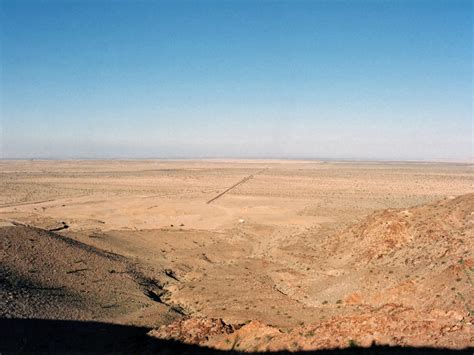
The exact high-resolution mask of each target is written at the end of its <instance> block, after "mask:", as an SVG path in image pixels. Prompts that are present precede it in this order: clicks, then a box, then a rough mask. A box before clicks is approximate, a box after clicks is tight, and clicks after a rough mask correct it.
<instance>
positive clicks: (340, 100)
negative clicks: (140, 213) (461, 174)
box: [0, 0, 473, 160]
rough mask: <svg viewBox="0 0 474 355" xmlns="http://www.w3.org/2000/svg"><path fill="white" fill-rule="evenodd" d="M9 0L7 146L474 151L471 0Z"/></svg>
mask: <svg viewBox="0 0 474 355" xmlns="http://www.w3.org/2000/svg"><path fill="white" fill-rule="evenodd" d="M0 3H1V19H0V20H1V21H0V22H1V25H0V26H1V57H0V60H1V86H0V89H1V92H0V99H1V112H0V113H1V120H0V129H1V135H0V140H1V141H0V143H1V144H0V157H3V158H16V157H24V158H30V157H37V158H39V157H43V158H134V157H137V158H139V157H141V158H148V157H157V158H159V157H167V158H177V157H188V158H199V157H256V158H258V157H262V158H268V157H274V158H361V159H364V158H367V159H463V160H465V159H470V158H471V157H472V152H473V148H472V142H473V130H472V100H473V95H472V94H473V86H472V73H473V61H472V55H473V42H472V35H473V27H472V15H473V8H472V2H471V1H469V0H468V1H456V0H449V1H436V0H430V1H428V0H426V1H388V0H387V1H375V0H374V1H357V0H353V1H329V0H326V1H316V0H314V1H301V0H295V1H282V0H281V1H259V0H253V1H245V0H234V1H226V0H223V1H222V0H216V1H204V0H202V1H200V0H195V1H141V2H137V1H105V0H104V1H101V0H94V1H82V0H81V1H66V0H64V1H40V0H37V1H36V0H35V1H20V0H18V1H11V0H1V1H0Z"/></svg>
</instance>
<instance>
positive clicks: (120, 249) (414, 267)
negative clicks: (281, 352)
mask: <svg viewBox="0 0 474 355" xmlns="http://www.w3.org/2000/svg"><path fill="white" fill-rule="evenodd" d="M0 168H1V169H0V172H1V173H0V191H1V193H0V196H1V197H0V204H1V205H2V206H3V207H1V208H0V219H1V220H2V221H3V222H1V221H0V223H2V225H4V226H5V227H4V228H2V229H1V230H0V231H1V233H2V242H3V244H2V273H6V274H5V275H7V276H5V277H4V279H5V280H7V281H8V280H10V281H8V282H10V283H9V284H7V283H5V285H4V288H3V289H2V292H5V293H6V294H7V295H13V296H12V297H10V296H9V297H10V299H12V301H9V302H8V303H4V304H2V305H1V310H2V313H3V314H4V315H10V316H15V317H32V316H37V317H39V316H42V315H48V314H49V315H52V317H53V318H59V319H90V320H92V319H94V320H102V321H113V322H119V323H122V324H133V325H141V326H159V325H166V324H170V323H171V322H172V321H173V320H175V319H179V318H180V317H181V315H180V314H179V313H185V314H188V315H191V316H192V317H193V318H194V319H196V321H197V322H199V320H198V319H202V317H204V319H209V318H221V319H223V321H224V322H225V323H226V324H233V325H239V324H240V325H241V324H246V323H248V322H249V321H251V320H254V321H255V320H258V321H259V322H261V324H262V326H259V327H260V328H259V329H260V330H261V331H262V334H263V333H265V331H270V330H268V329H267V328H265V327H270V328H269V329H271V331H270V332H273V330H274V329H278V331H283V332H284V333H285V334H286V333H288V332H290V334H291V332H292V331H293V332H298V330H297V329H304V330H305V332H306V333H305V334H312V333H313V332H314V331H315V330H314V329H313V328H311V327H313V326H314V325H318V324H320V325H324V327H326V328H327V332H328V333H331V332H335V331H337V330H335V329H334V327H333V326H331V325H330V324H337V322H339V321H338V320H340V322H349V323H350V322H352V323H350V324H352V326H350V327H349V328H352V329H354V331H353V335H352V336H351V335H350V334H345V333H344V335H341V338H340V342H339V343H338V342H327V343H324V342H318V341H316V340H315V341H308V339H307V338H308V337H303V338H304V339H305V340H306V342H303V341H300V340H294V342H296V343H297V345H298V346H300V347H302V348H304V349H313V348H324V347H334V346H345V345H348V341H349V338H350V339H352V338H354V337H356V338H357V336H358V337H359V338H360V339H359V338H357V339H356V340H357V341H358V342H370V341H371V340H374V339H372V338H370V337H369V338H370V339H369V338H368V337H367V336H366V335H367V334H369V333H370V334H372V333H373V332H374V331H373V330H370V327H369V328H364V327H362V328H361V327H359V326H358V325H357V324H359V323H358V322H359V320H361V322H362V321H363V320H362V319H365V318H367V317H368V318H367V319H365V321H368V319H369V321H370V319H373V322H375V323H374V324H378V323H377V322H382V323H383V324H385V325H386V326H387V332H389V333H390V332H392V333H393V334H398V335H397V336H396V337H395V336H393V337H390V336H389V335H387V334H384V332H383V331H382V334H381V335H380V336H379V337H378V338H376V339H375V340H377V341H380V342H382V343H388V344H399V345H434V346H445V347H446V346H447V347H455V348H459V347H465V346H468V345H470V346H472V345H474V342H473V332H472V324H468V323H470V322H471V318H470V316H469V314H468V313H469V310H472V294H473V292H472V288H471V287H472V285H470V284H469V280H470V279H469V277H468V276H466V275H471V274H470V272H471V271H470V270H471V269H470V268H471V267H472V265H470V264H469V263H470V262H471V260H472V259H473V255H472V250H473V249H474V248H473V247H472V215H471V213H472V212H474V211H473V209H472V206H473V205H474V202H473V197H472V195H466V194H468V193H470V192H472V186H473V182H474V179H473V175H472V167H470V166H469V165H466V164H417V163H390V164H381V163H337V162H332V163H323V162H297V161H289V162H279V161H243V162H230V161H229V162H221V161H208V162H203V161H189V162H188V161H179V162H178V161H176V162H173V161H169V162H160V161H127V162H123V161H108V162H99V161H83V162H66V161H56V162H55V161H44V162H41V161H33V162H15V161H12V162H8V161H3V162H0ZM262 169H266V170H264V171H262ZM256 172H260V173H259V174H258V175H255V176H254V177H253V179H250V180H248V181H246V183H245V184H241V185H239V186H236V187H235V188H234V189H232V190H230V191H229V192H228V193H226V194H225V195H223V196H221V197H220V198H219V199H217V200H215V201H214V202H213V203H212V204H206V202H207V201H209V200H210V199H212V198H213V197H215V196H217V195H218V194H220V193H222V192H223V191H225V190H226V189H227V188H228V187H229V186H232V185H234V184H235V183H236V182H238V181H240V180H242V179H243V178H244V177H246V176H249V175H252V174H255V173H256ZM460 195H466V196H465V197H463V198H460V199H453V198H452V197H454V196H460ZM436 201H441V202H436ZM430 203H434V204H430ZM425 204H428V205H426V206H424V205H425ZM410 206H420V207H417V208H414V209H413V208H409V207H410ZM386 209H392V210H390V211H385V212H376V211H383V210H386ZM394 209H395V210H394ZM374 212H376V213H375V214H373V213H374ZM368 216H370V217H368ZM440 220H441V221H443V223H442V224H440V223H439V222H440ZM11 221H16V222H19V223H22V224H26V225H30V226H34V227H38V228H40V229H45V230H51V229H57V228H61V226H63V225H64V223H66V224H67V225H68V227H69V228H68V229H64V230H60V231H58V232H57V235H58V236H61V235H62V236H63V237H64V238H65V239H61V238H60V237H54V235H56V234H53V235H50V234H47V233H48V232H44V231H42V230H38V229H32V228H28V227H21V226H20V227H18V226H17V227H14V226H11ZM387 225H388V226H389V227H387ZM45 233H46V234H45ZM48 238H49V239H48ZM51 238H52V240H53V241H51V240H50V239H51ZM380 238H382V239H383V241H382V240H381V239H380ZM430 238H431V239H430ZM32 239H34V241H32ZM65 240H73V241H78V242H80V243H81V244H75V245H71V244H68V245H67V247H65V246H64V243H66V242H65ZM46 241H48V242H46ZM435 241H436V242H435ZM78 245H86V246H89V247H90V248H93V250H101V251H105V252H106V253H113V254H107V255H115V254H118V255H120V258H119V259H117V260H114V259H113V258H112V259H111V258H109V257H105V256H103V255H102V256H98V255H97V254H94V253H92V254H91V253H90V251H85V249H84V248H82V247H78ZM91 250H92V249H91ZM76 253H78V254H77V255H76ZM81 253H87V255H84V256H81V257H79V254H81ZM81 255H82V254H81ZM27 256H31V259H28V261H25V259H22V257H27ZM79 259H87V260H88V261H87V263H88V264H87V265H85V266H82V265H80V266H77V267H76V265H75V262H76V261H77V260H79ZM460 260H461V261H462V263H463V264H462V265H464V268H460V267H459V265H461V264H460ZM48 263H50V264H51V265H54V267H52V268H49V267H48V266H47V265H49V264H48ZM57 265H60V266H61V269H58V270H56V269H55V268H56V266H57ZM466 265H467V266H466ZM131 266H133V268H134V269H135V270H139V271H140V273H141V274H142V275H146V277H147V278H148V279H154V280H156V281H157V282H158V283H159V284H160V287H162V289H163V292H164V294H163V301H164V303H165V304H163V303H160V302H156V301H153V299H150V297H149V295H148V296H147V295H146V293H144V292H143V287H141V286H140V282H137V281H136V280H134V278H133V277H130V276H131V274H130V272H131V271H130V270H131ZM456 267H457V268H456ZM450 268H451V269H450ZM453 268H454V269H453ZM5 270H7V271H5ZM77 270H83V271H77ZM110 270H116V271H117V270H119V272H115V271H114V272H113V273H112V274H111V273H110ZM71 271H72V272H71ZM127 272H128V273H127ZM127 275H128V276H127ZM132 276H133V275H132ZM471 277H472V275H471ZM99 279H100V280H105V281H102V282H95V281H97V280H99ZM457 279H460V281H457ZM11 280H13V281H11ZM15 280H22V281H21V282H20V284H15V282H16V281H15ZM24 280H28V281H27V282H26V281H24ZM81 283H82V284H81ZM30 284H34V285H39V284H41V285H42V286H41V287H43V288H45V287H46V288H48V287H49V288H51V289H56V288H57V287H62V288H61V290H66V289H67V290H69V291H68V292H69V293H65V292H64V293H63V294H62V296H57V295H56V294H54V292H49V293H46V294H47V297H48V298H46V301H44V302H43V301H41V302H40V301H38V300H41V299H42V298H41V297H39V296H37V295H40V293H39V292H40V291H38V290H36V291H34V292H36V294H35V296H34V297H33V296H28V297H27V298H26V299H24V297H23V296H22V295H23V293H22V292H26V293H25V294H31V287H30V286H28V287H30V289H29V291H28V292H27V291H25V290H24V289H23V288H22V287H23V285H30ZM12 285H13V286H12ZM44 285H46V286H44ZM35 287H37V286H35ZM453 288H454V290H453ZM155 291H156V290H155ZM41 292H42V291H41ZM459 294H460V295H461V296H459ZM41 295H42V293H41ZM78 296H80V297H78ZM64 297H65V298H64ZM71 297H72V298H71ZM2 298H3V297H2ZM3 299H5V298H3ZM7 299H8V298H7ZM71 299H74V300H75V301H74V302H72V303H71V302H70V300H71ZM61 300H67V303H68V305H71V307H70V308H67V309H66V308H64V307H61V302H62V301H61ZM35 302H36V303H35ZM38 302H39V303H38ZM45 304H48V306H47V307H46V306H44V305H45ZM110 305H113V307H107V306H110ZM384 305H389V306H386V307H388V308H387V312H385V311H382V313H380V312H381V311H377V309H385V308H383V307H385V306H384ZM390 305H391V306H390ZM104 306H105V307H104ZM48 307H50V308H48ZM51 307H53V308H54V307H56V308H57V309H56V310H54V309H52V308H51ZM170 307H174V308H175V311H173V310H170ZM380 307H382V308H380ZM390 307H392V308H390ZM393 307H395V308H393ZM389 308H390V309H389ZM405 308H406V309H408V310H407V311H403V312H405V314H406V315H407V317H406V318H403V317H402V318H403V319H398V318H397V319H398V320H394V319H392V318H390V317H393V315H392V313H393V309H399V310H403V309H405ZM65 309H66V311H64V310H65ZM61 312H66V313H61ZM67 312H69V313H67ZM390 312H392V313H390ZM397 312H398V311H397ZM427 314H429V317H430V319H431V320H432V321H433V322H434V323H433V324H432V325H430V326H428V325H420V327H421V328H417V329H418V330H417V331H419V333H416V332H415V331H412V332H414V334H415V335H416V334H418V335H416V336H414V337H412V338H410V337H403V331H402V330H400V329H398V328H393V329H392V328H390V327H388V325H387V324H388V323H390V322H392V323H396V324H400V325H402V324H405V323H404V322H406V321H407V320H408V319H413V320H415V323H416V321H418V320H420V321H421V320H422V319H423V317H426V315H427ZM347 317H349V318H350V317H356V318H351V320H350V321H349V320H347V319H348V318H347ZM357 317H360V318H357ZM364 317H365V318H364ZM384 317H385V318H384ZM384 319H385V321H383V320H384ZM390 319H392V320H390ZM331 322H333V323H331ZM334 322H336V323H334ZM354 322H355V323H354ZM384 322H385V323H384ZM387 322H388V323H387ZM420 324H421V323H420ZM438 326H439V327H438ZM445 326H449V327H450V328H449V329H451V328H452V327H456V326H458V328H457V329H455V330H452V331H446V330H443V329H444V328H443V329H441V328H442V327H445ZM170 327H173V325H171V326H170ZM252 327H255V323H252ZM377 327H379V328H380V327H382V328H383V326H381V325H380V324H379V325H378V326H377ZM423 327H425V328H423ZM430 327H434V328H430ZM257 328H258V327H257ZM163 329H166V328H163ZM170 329H171V328H170ZM243 329H244V330H242V331H241V332H244V333H245V328H243ZM265 329H267V330H265ZM292 329H293V330H292ZM364 329H365V330H364ZM423 329H425V331H423ZM433 329H436V336H434V337H431V338H430V337H427V336H425V335H426V334H433ZM163 331H165V330H162V332H163ZM364 332H365V333H367V334H364ZM400 332H401V333H400ZM423 332H424V333H423ZM161 336H165V337H166V335H163V333H161ZM176 336H178V337H179V336H182V335H180V334H177V335H176ZM242 337H243V338H245V336H243V335H242ZM279 337H280V338H281V336H275V337H274V338H275V340H274V341H273V342H270V343H269V342H268V341H260V342H258V341H257V342H256V341H255V339H247V341H248V343H242V344H241V346H242V348H243V349H250V348H252V349H253V348H259V346H260V348H259V349H260V350H264V349H266V347H270V348H271V347H272V346H274V348H275V349H281V348H284V345H285V344H286V343H288V342H289V340H288V339H286V338H281V339H282V340H279V341H280V342H278V339H279ZM351 337H352V338H351ZM224 338H225V337H224ZM224 338H222V337H221V338H219V339H220V340H219V339H216V340H212V341H213V342H212V344H211V345H213V346H218V347H221V348H225V347H226V346H227V345H226V344H227V343H226V341H225V339H224ZM323 338H324V336H323V334H320V339H323ZM262 339H263V338H262ZM291 339H297V336H296V333H295V334H294V336H293V337H292V338H291ZM245 344H247V345H245ZM364 344H365V343H364ZM295 346H296V345H295Z"/></svg>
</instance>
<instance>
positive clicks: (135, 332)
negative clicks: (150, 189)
mask: <svg viewBox="0 0 474 355" xmlns="http://www.w3.org/2000/svg"><path fill="white" fill-rule="evenodd" d="M148 331H149V329H148V328H142V327H134V326H125V325H117V324H110V323H100V322H90V321H68V320H44V319H5V318H2V319H0V354H2V355H4V354H18V353H35V354H37V353H61V354H63V353H123V354H132V353H133V354H141V353H161V354H221V355H226V354H230V353H237V352H229V351H218V350H213V349H209V348H203V347H199V346H196V345H186V344H183V343H179V342H176V341H167V340H159V339H154V338H151V337H149V336H147V335H146V333H147V332H148ZM472 350H473V349H464V350H450V349H436V348H413V347H384V346H373V347H371V348H348V349H334V350H322V351H314V352H300V354H311V353H314V354H318V355H321V354H331V355H334V354H344V355H347V354H462V353H465V354H472ZM284 353H285V352H278V353H272V354H284Z"/></svg>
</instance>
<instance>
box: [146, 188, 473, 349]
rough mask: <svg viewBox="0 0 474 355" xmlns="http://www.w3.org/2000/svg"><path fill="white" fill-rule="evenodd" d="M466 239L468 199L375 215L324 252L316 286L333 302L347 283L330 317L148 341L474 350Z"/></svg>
mask: <svg viewBox="0 0 474 355" xmlns="http://www.w3.org/2000/svg"><path fill="white" fill-rule="evenodd" d="M473 232H474V194H467V195H463V196H459V197H456V198H448V199H445V200H442V201H439V202H436V203H431V204H427V205H422V206H417V207H413V208H409V209H390V210H384V211H381V212H376V213H374V214H372V215H370V216H369V217H367V218H366V219H365V220H363V221H362V222H360V223H358V224H357V225H355V226H353V227H351V228H349V229H347V230H346V231H345V232H343V233H341V234H338V235H336V236H334V237H333V238H329V239H326V241H325V243H326V244H325V245H324V248H322V249H321V250H323V249H324V250H327V252H326V256H327V257H329V256H330V258H331V260H328V261H326V265H327V266H328V267H330V268H331V269H330V270H325V275H326V278H319V279H315V280H316V281H317V282H319V283H324V282H326V283H327V288H328V289H329V288H334V289H335V291H334V292H333V294H336V293H337V292H338V291H337V287H340V285H341V284H344V283H346V284H348V285H349V284H350V286H348V287H345V288H344V294H345V296H344V297H343V296H342V295H343V294H342V293H341V298H340V299H338V300H337V301H335V302H333V303H331V304H328V303H329V302H323V304H327V305H326V307H329V308H332V309H334V311H335V312H334V313H333V315H332V316H330V317H329V318H327V319H323V320H318V321H315V322H314V323H311V324H308V325H303V324H302V325H300V326H298V327H293V328H286V329H284V328H279V327H275V326H271V325H268V324H264V323H262V322H259V321H258V320H253V321H251V322H249V323H246V324H227V323H226V322H225V320H222V319H209V318H189V319H185V320H179V321H176V322H175V323H173V324H170V325H167V326H162V327H160V328H159V329H156V330H153V331H152V332H151V333H150V334H151V335H152V336H154V337H157V338H161V339H176V340H180V341H183V342H186V343H193V344H200V345H205V346H210V347H215V348H219V349H238V350H245V351H254V350H259V351H262V350H292V351H294V350H313V349H324V348H336V347H348V346H354V345H357V346H370V345H371V344H373V343H375V344H386V345H401V346H431V347H432V346H435V347H445V348H465V347H469V346H474V329H473V325H472V323H473V320H474V319H473V317H474V304H473V296H474V284H473V279H474V257H473V251H474V239H473V237H474V233H473ZM323 271H324V270H323ZM323 274H324V272H323ZM328 275H329V276H328ZM316 281H315V282H316ZM333 285H335V286H334V287H333ZM336 286H337V287H336ZM341 292H342V291H341ZM328 294H329V293H328Z"/></svg>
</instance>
